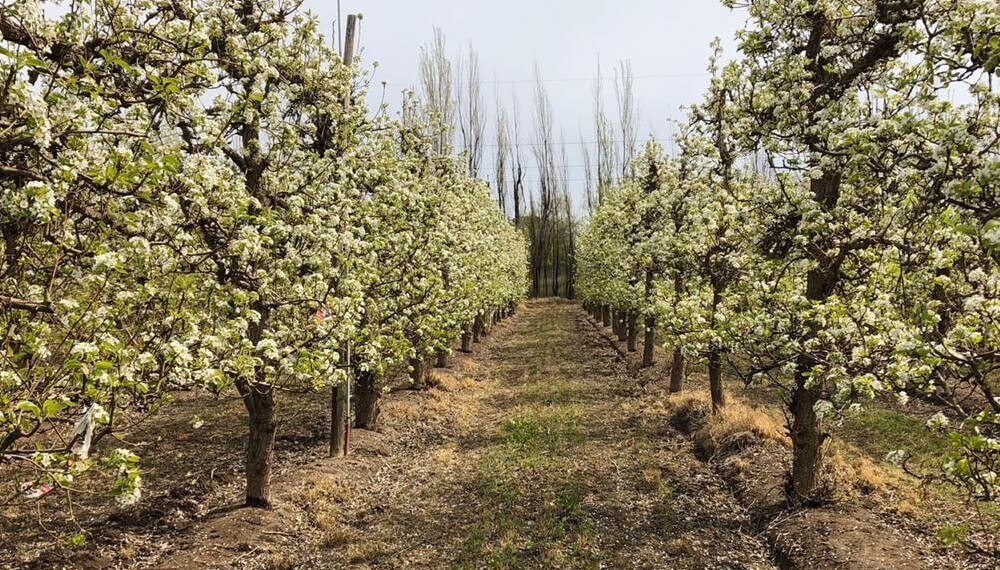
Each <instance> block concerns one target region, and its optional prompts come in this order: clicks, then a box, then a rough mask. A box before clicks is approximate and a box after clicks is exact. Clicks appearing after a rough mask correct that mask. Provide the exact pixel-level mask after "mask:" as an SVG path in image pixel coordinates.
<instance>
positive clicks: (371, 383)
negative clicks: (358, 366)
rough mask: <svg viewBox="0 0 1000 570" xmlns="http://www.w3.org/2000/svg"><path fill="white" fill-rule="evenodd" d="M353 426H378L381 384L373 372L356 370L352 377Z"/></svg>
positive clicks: (374, 427) (371, 427) (372, 428)
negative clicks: (353, 377)
mask: <svg viewBox="0 0 1000 570" xmlns="http://www.w3.org/2000/svg"><path fill="white" fill-rule="evenodd" d="M353 396H354V398H353V399H354V427H355V428H356V429H366V430H374V429H376V428H377V427H378V416H379V413H380V412H381V407H380V406H379V401H380V396H381V386H380V385H379V381H378V378H377V377H376V376H375V374H374V373H372V372H368V371H366V370H358V371H357V372H356V374H355V379H354V394H353Z"/></svg>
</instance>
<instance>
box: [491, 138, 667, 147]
mask: <svg viewBox="0 0 1000 570" xmlns="http://www.w3.org/2000/svg"><path fill="white" fill-rule="evenodd" d="M650 140H653V141H656V142H671V141H672V140H673V139H663V138H656V139H642V140H641V141H640V140H638V139H636V142H637V143H645V142H646V141H650ZM599 142H601V141H575V142H552V143H511V145H510V146H511V148H515V147H517V146H528V147H537V146H545V145H546V144H547V145H549V146H576V145H583V144H597V143H599ZM608 142H610V143H612V144H622V143H624V142H625V141H623V140H616V141H608ZM630 142H631V141H630ZM482 146H483V148H497V147H498V146H500V145H496V144H484V145H482Z"/></svg>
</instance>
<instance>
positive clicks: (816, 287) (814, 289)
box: [788, 171, 841, 505]
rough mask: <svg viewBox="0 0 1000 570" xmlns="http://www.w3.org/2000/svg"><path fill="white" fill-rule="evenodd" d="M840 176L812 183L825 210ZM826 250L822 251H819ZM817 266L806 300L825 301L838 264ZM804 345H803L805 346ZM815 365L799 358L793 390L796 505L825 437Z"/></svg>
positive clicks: (815, 473)
mask: <svg viewBox="0 0 1000 570" xmlns="http://www.w3.org/2000/svg"><path fill="white" fill-rule="evenodd" d="M840 185H841V175H840V173H839V172H836V171H826V172H824V173H823V175H822V176H820V177H819V178H814V179H812V181H811V182H810V184H809V188H810V191H811V192H812V194H813V196H814V197H815V199H816V201H817V202H819V203H820V204H821V205H822V206H823V209H824V210H827V211H829V210H832V209H833V208H834V207H835V206H836V204H837V201H838V200H839V197H840ZM820 251H823V249H820ZM814 259H815V260H816V261H817V265H816V266H815V267H813V269H811V270H810V271H809V274H808V275H807V278H806V299H809V300H810V301H823V300H826V299H827V298H829V297H830V295H832V294H833V291H834V289H836V286H837V283H838V282H839V281H840V265H839V261H835V260H831V259H829V258H826V257H825V256H824V257H818V258H816V257H814ZM818 329H819V325H818V324H817V323H809V329H808V331H807V334H806V335H805V338H804V339H803V341H806V342H807V341H808V340H809V339H811V338H814V337H815V336H816V335H817V334H818V332H817V331H818ZM806 342H803V344H806ZM815 363H816V359H815V357H813V356H812V355H809V354H803V355H801V356H799V358H798V360H797V361H796V363H795V389H794V390H793V391H792V399H791V410H790V411H791V413H792V430H791V436H792V474H791V480H790V481H789V487H790V489H789V493H788V496H789V500H790V501H791V503H792V504H794V505H801V504H804V503H805V502H807V501H808V500H809V498H810V497H811V496H812V494H813V492H814V491H815V490H816V485H817V484H818V482H819V468H820V462H821V461H822V447H823V441H824V439H825V435H824V434H823V432H822V431H821V429H820V425H819V418H818V417H817V415H816V408H815V406H816V402H818V401H820V399H821V398H822V394H821V393H820V391H819V390H818V389H816V388H815V387H808V386H807V376H808V374H809V372H810V371H811V370H812V368H813V366H814V365H815Z"/></svg>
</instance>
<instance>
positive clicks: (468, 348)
mask: <svg viewBox="0 0 1000 570" xmlns="http://www.w3.org/2000/svg"><path fill="white" fill-rule="evenodd" d="M462 352H464V353H466V354H468V353H470V352H472V327H471V326H469V325H465V328H464V329H462Z"/></svg>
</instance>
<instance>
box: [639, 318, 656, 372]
mask: <svg viewBox="0 0 1000 570" xmlns="http://www.w3.org/2000/svg"><path fill="white" fill-rule="evenodd" d="M645 324H646V331H645V336H644V337H643V341H642V366H643V367H649V366H652V365H653V349H654V347H655V346H656V319H655V318H654V317H646V323H645Z"/></svg>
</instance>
